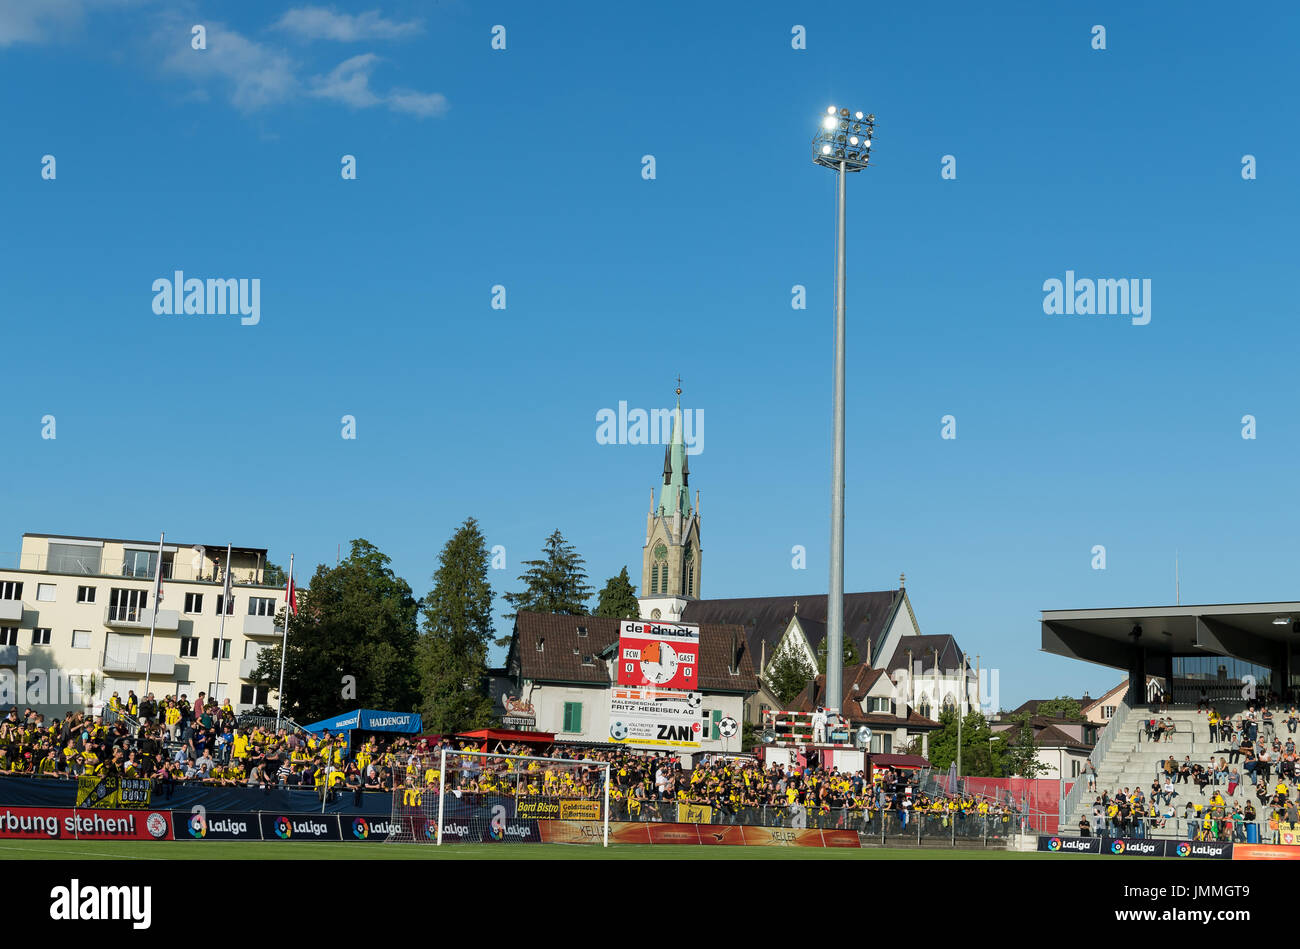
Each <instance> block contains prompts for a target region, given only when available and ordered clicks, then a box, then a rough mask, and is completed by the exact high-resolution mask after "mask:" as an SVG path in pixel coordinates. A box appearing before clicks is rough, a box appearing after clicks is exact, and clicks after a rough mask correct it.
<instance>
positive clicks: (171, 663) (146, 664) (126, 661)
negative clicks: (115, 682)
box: [104, 652, 176, 676]
mask: <svg viewBox="0 0 1300 949" xmlns="http://www.w3.org/2000/svg"><path fill="white" fill-rule="evenodd" d="M104 671H105V672H135V673H139V674H140V675H144V674H145V673H146V672H147V673H148V674H149V675H156V676H169V675H174V674H175V672H176V657H175V656H163V655H159V654H158V653H157V652H155V653H154V654H153V662H152V663H151V662H150V661H149V654H148V653H147V652H145V653H141V654H140V655H138V656H105V657H104Z"/></svg>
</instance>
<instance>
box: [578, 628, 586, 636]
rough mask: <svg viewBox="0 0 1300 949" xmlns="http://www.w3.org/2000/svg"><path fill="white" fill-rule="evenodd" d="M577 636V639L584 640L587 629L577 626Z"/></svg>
mask: <svg viewBox="0 0 1300 949" xmlns="http://www.w3.org/2000/svg"><path fill="white" fill-rule="evenodd" d="M578 636H579V637H582V638H586V636H587V627H585V626H579V627H578Z"/></svg>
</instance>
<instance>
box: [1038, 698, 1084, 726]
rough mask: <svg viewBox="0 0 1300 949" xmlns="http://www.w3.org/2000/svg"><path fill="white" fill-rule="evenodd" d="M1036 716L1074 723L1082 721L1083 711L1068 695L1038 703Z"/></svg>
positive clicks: (1077, 702)
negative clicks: (1066, 719) (1070, 720)
mask: <svg viewBox="0 0 1300 949" xmlns="http://www.w3.org/2000/svg"><path fill="white" fill-rule="evenodd" d="M1038 714H1039V715H1043V716H1045V717H1047V718H1068V719H1072V720H1073V721H1076V722H1081V721H1083V720H1084V715H1083V709H1082V708H1081V707H1080V706H1079V701H1078V700H1077V699H1072V698H1070V697H1069V696H1068V695H1060V696H1057V697H1056V698H1054V699H1048V700H1047V701H1046V702H1042V703H1040V704H1039V706H1038Z"/></svg>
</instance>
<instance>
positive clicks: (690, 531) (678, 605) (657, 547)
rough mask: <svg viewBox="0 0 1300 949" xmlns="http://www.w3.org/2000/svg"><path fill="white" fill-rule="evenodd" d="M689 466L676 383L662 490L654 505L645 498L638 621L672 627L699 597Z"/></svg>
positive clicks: (697, 546)
mask: <svg viewBox="0 0 1300 949" xmlns="http://www.w3.org/2000/svg"><path fill="white" fill-rule="evenodd" d="M690 476H691V470H690V462H689V460H688V456H687V454H686V439H685V428H684V426H683V419H682V388H681V379H680V378H678V380H677V406H676V408H675V409H674V410H673V429H672V436H671V439H670V441H669V443H668V444H667V445H665V446H664V470H663V485H662V487H661V488H660V489H659V503H658V504H657V505H656V504H655V503H654V492H653V490H652V491H651V494H650V503H651V508H650V514H649V516H647V517H646V532H645V545H644V547H643V548H642V558H641V594H640V596H639V597H637V599H638V600H639V601H640V604H641V617H642V619H648V620H649V619H661V620H664V621H666V622H676V621H678V620H680V619H681V616H682V611H683V610H684V609H685V608H686V604H687V602H688V601H690V600H694V599H698V598H699V595H700V573H701V566H702V563H701V561H702V555H701V549H700V515H699V494H698V492H697V493H696V504H695V508H694V509H692V507H691V493H690V487H689V485H690Z"/></svg>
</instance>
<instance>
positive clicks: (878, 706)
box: [871, 696, 894, 715]
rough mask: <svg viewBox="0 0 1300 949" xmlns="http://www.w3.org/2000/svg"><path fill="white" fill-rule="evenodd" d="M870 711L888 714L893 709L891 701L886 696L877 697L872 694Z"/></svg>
mask: <svg viewBox="0 0 1300 949" xmlns="http://www.w3.org/2000/svg"><path fill="white" fill-rule="evenodd" d="M871 711H872V713H873V714H876V715H889V714H891V713H892V712H893V711H894V710H893V708H892V707H891V703H890V701H889V699H888V698H879V697H874V696H873V697H872V699H871Z"/></svg>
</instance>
